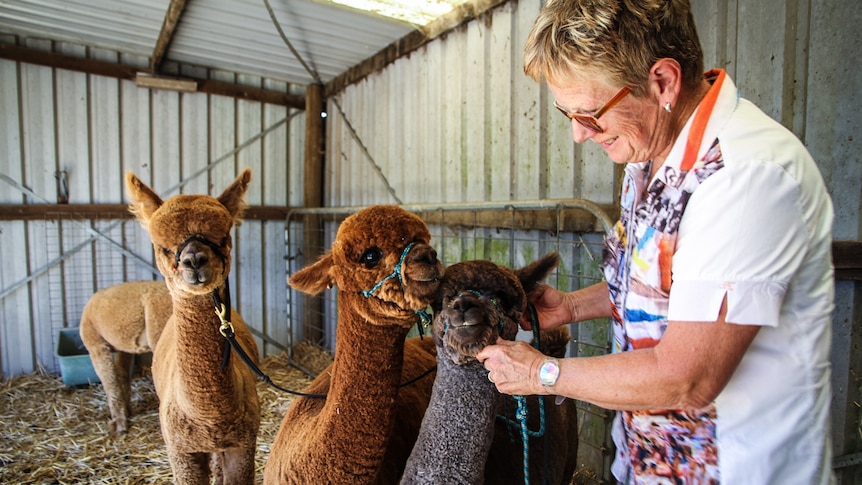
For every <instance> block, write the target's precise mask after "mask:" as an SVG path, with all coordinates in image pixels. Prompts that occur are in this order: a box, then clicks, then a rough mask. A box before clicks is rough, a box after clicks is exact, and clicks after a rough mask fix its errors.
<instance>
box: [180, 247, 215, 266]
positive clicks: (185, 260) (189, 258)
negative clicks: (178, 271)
mask: <svg viewBox="0 0 862 485" xmlns="http://www.w3.org/2000/svg"><path fill="white" fill-rule="evenodd" d="M209 260H210V258H209V256H207V254H206V252H205V251H204V250H203V247H202V246H201V245H199V244H197V243H190V244H189V245H187V246H186V247H185V248H184V249H183V252H182V253H181V254H180V264H181V265H182V266H183V268H188V269H198V268H201V267H203V266H205V265H206V264H207V263H208V262H209Z"/></svg>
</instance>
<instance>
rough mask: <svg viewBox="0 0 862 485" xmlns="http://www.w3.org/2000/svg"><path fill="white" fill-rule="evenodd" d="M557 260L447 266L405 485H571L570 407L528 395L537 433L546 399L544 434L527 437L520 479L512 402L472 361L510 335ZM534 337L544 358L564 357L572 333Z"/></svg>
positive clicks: (573, 440)
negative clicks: (426, 398) (434, 365)
mask: <svg viewBox="0 0 862 485" xmlns="http://www.w3.org/2000/svg"><path fill="white" fill-rule="evenodd" d="M559 262H560V258H559V255H557V254H556V253H551V254H548V255H546V256H544V257H542V258H540V259H539V260H537V261H535V262H533V263H531V264H529V265H527V266H526V267H524V268H521V269H518V270H514V271H513V270H511V269H509V268H506V267H504V266H499V265H497V264H495V263H493V262H491V261H483V260H477V261H464V262H461V263H456V264H453V265H452V266H449V267H447V268H446V273H445V274H444V275H443V279H442V282H441V283H440V300H439V303H435V308H434V310H435V317H434V325H433V328H432V335H433V336H434V341H435V343H436V345H437V357H438V359H437V361H438V369H437V378H436V380H435V382H434V392H433V394H432V396H431V402H430V403H429V405H428V410H427V411H426V412H425V416H424V418H423V421H422V428H421V430H420V432H419V437H418V439H417V441H416V445H415V446H414V447H413V452H412V454H411V455H410V459H409V460H408V462H407V468H406V470H405V472H404V477H403V479H402V482H401V483H402V485H419V484H422V485H436V484H443V483H446V484H449V483H459V484H481V483H488V484H491V483H493V484H517V485H521V484H524V483H528V482H527V480H526V479H527V478H529V483H547V484H555V485H568V484H569V482H570V481H571V479H572V475H573V474H574V472H575V466H576V461H577V453H578V433H577V431H578V430H577V410H576V408H575V403H574V402H573V401H565V402H564V403H563V404H562V405H560V406H557V405H555V404H554V399H551V398H544V397H537V396H526V397H524V398H525V401H524V402H525V403H526V404H527V410H528V418H529V419H528V420H527V421H528V429H529V430H530V431H537V430H539V429H541V427H542V426H540V421H541V420H540V419H539V417H540V416H542V413H541V411H540V408H539V404H538V403H539V401H538V399H540V398H541V399H543V400H544V401H545V402H544V434H543V435H542V436H539V437H531V438H529V439H528V443H527V446H526V449H527V451H528V454H527V456H528V457H529V470H528V472H527V473H528V475H527V476H525V471H524V449H525V444H524V441H523V437H522V435H521V429H520V426H519V425H520V423H519V421H518V420H517V419H516V418H515V413H514V411H515V409H516V407H517V404H516V402H515V401H514V400H513V398H512V397H511V396H503V395H501V394H500V393H499V392H498V391H497V388H496V387H495V386H494V384H493V383H492V382H490V381H489V380H488V371H487V370H485V368H484V366H483V365H482V364H481V363H480V362H478V361H477V360H476V354H477V353H478V352H479V351H480V350H482V349H483V348H485V347H486V346H487V345H490V344H493V343H495V342H496V341H497V338H498V337H501V338H504V339H507V340H513V339H514V338H515V336H516V335H517V333H518V325H519V323H518V322H519V321H520V319H521V314H522V313H523V312H524V311H526V310H527V309H526V305H527V297H526V294H527V293H528V292H530V291H532V290H533V289H534V288H535V287H536V286H537V284H538V283H539V282H540V281H541V280H542V279H544V278H545V277H546V276H547V275H548V274H549V273H550V272H551V271H553V269H554V268H555V267H556V266H557V265H558V264H559ZM540 341H541V342H540V348H541V350H542V351H543V352H544V353H545V354H546V355H552V356H555V357H563V356H564V355H565V352H566V346H567V344H568V341H569V331H568V328H566V327H558V328H556V329H554V330H552V331H547V332H542V334H541V338H540ZM502 416H506V418H507V419H506V420H503V419H501V417H502ZM546 447H547V451H548V453H547V454H545V451H546V450H545V448H546Z"/></svg>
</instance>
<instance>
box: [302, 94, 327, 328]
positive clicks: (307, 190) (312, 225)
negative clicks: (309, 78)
mask: <svg viewBox="0 0 862 485" xmlns="http://www.w3.org/2000/svg"><path fill="white" fill-rule="evenodd" d="M323 111H324V106H323V86H322V85H320V84H310V85H308V86H306V88H305V167H304V171H305V183H304V187H303V206H305V207H308V208H310V207H322V206H323V164H324V153H325V145H324V143H325V138H324V121H323V117H322V116H321V113H322V112H323ZM303 227H304V229H303V248H302V254H303V255H304V258H305V264H306V265H308V264H311V263H313V262H314V261H316V260H317V258H318V257H319V256H320V254H321V253H322V252H323V224H322V223H321V220H320V216H317V215H307V216H306V217H305V219H304V223H303ZM304 300H305V301H304V305H303V308H304V309H305V310H304V312H303V337H304V340H306V341H309V342H313V343H315V344H320V343H322V341H323V336H324V332H323V318H322V315H323V301H322V300H321V298H319V297H312V296H306V297H305V299H304Z"/></svg>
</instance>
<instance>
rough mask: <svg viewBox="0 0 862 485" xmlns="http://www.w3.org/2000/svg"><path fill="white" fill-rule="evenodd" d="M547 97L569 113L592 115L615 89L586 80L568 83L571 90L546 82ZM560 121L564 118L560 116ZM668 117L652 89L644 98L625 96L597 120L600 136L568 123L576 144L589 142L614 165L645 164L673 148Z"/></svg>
mask: <svg viewBox="0 0 862 485" xmlns="http://www.w3.org/2000/svg"><path fill="white" fill-rule="evenodd" d="M548 87H549V88H550V91H551V94H552V95H553V96H554V99H555V100H556V101H557V104H559V105H560V106H562V107H563V108H564V109H565V110H566V111H568V112H570V113H579V114H593V113H595V112H596V111H598V110H599V109H600V108H602V107H603V106H604V105H605V104H606V103H607V101H608V100H609V99H611V98H612V97H613V96H614V95H615V94H616V93H617V92H619V88H614V87H612V86H609V85H607V84H604V83H602V82H599V81H594V80H586V81H584V82H577V83H572V85H571V87H560V86H556V85H554V84H551V83H548ZM560 118H561V120H564V119H566V118H564V117H563V115H560ZM669 121H670V117H669V116H667V113H666V112H664V110H663V109H662V108H661V105H660V101H659V99H658V98H657V97H656V96H655V95H654V94H653V90H651V89H648V90H647V96H646V97H645V98H638V97H635V95H634V94H631V93H629V94H628V95H627V96H625V97H624V98H622V99H621V100H620V101H619V102H618V103H616V104H615V105H614V106H613V107H611V108H610V109H608V110H607V111H606V112H605V113H604V114H602V115H601V117H599V119H598V123H599V126H600V127H601V128H602V129H603V130H604V133H597V132H595V131H593V130H591V129H589V128H586V127H584V126H582V125H581V124H580V123H578V122H577V121H575V120H571V121H570V123H571V125H572V138H573V139H574V140H575V142H576V143H583V142H585V141H587V140H592V141H594V142H596V143H598V144H599V145H601V146H602V148H604V149H605V151H606V152H607V154H608V157H610V159H611V160H613V161H614V162H615V163H630V162H645V161H647V160H656V161H657V162H659V163H661V162H663V161H664V158H665V157H666V156H667V154H668V152H670V149H671V147H672V145H673V134H672V133H671V129H670V123H669Z"/></svg>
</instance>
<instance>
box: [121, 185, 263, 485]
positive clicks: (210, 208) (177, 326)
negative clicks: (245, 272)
mask: <svg viewBox="0 0 862 485" xmlns="http://www.w3.org/2000/svg"><path fill="white" fill-rule="evenodd" d="M249 180H251V170H249V169H246V170H244V171H243V172H242V173H241V174H240V175H239V177H237V178H236V180H234V181H233V183H231V184H230V186H228V187H227V188H226V189H225V190H224V192H223V193H222V194H221V195H220V196H218V198H214V197H210V196H208V195H177V196H174V197H171V198H169V199H167V200H165V201H162V200H161V199H160V198H159V196H157V195H156V193H155V192H153V190H152V189H150V188H149V187H147V186H146V185H145V184H144V183H143V182H141V181H140V180H139V179H138V178H137V177H135V175H134V174H132V173H128V174H127V175H126V186H127V188H128V190H129V192H130V194H131V199H132V201H133V202H132V205H131V206H130V208H131V211H132V213H134V214H135V216H136V217H137V218H138V220H140V221H141V224H142V225H143V226H144V227H145V228H146V229H147V230H148V231H149V233H150V239H152V241H153V248H154V249H155V255H156V262H157V264H158V267H159V271H161V273H162V275H164V277H165V281H166V283H167V287H168V289H169V290H170V294H171V299H172V301H173V314H172V315H171V316H170V318H169V319H168V323H167V325H166V326H165V329H164V331H163V332H162V335H161V337H160V338H159V344H158V345H157V346H156V349H155V352H154V354H153V381H154V383H155V386H156V393H157V394H158V396H159V421H160V423H161V430H162V437H163V438H164V440H165V445H166V446H167V450H168V459H169V460H170V463H171V468H172V470H173V474H174V481H175V482H176V483H180V484H209V483H210V472H212V475H213V476H214V477H215V483H217V484H248V483H252V482H253V481H254V473H255V471H254V452H255V447H256V440H257V431H258V427H259V426H260V403H259V402H258V397H257V388H256V378H255V375H254V374H253V373H252V371H251V370H249V368H248V367H247V366H246V365H245V364H244V363H243V362H242V360H241V359H239V358H238V356H237V355H234V354H232V355H231V357H230V358H229V360H228V362H227V366H226V367H224V368H223V366H222V364H223V356H224V355H225V354H224V350H225V346H226V345H228V343H227V341H226V339H225V338H224V337H223V336H222V335H221V333H220V332H219V328H220V323H221V321H220V319H219V317H218V316H217V315H216V312H215V306H214V304H213V300H214V298H213V295H214V294H217V295H218V297H220V299H221V301H225V302H226V301H228V298H229V295H228V291H227V288H226V284H227V278H228V272H229V270H230V263H231V255H230V251H231V246H232V242H231V234H230V231H231V228H233V226H234V224H235V223H237V222H238V221H239V220H240V214H241V211H242V208H243V207H244V202H243V196H244V195H245V192H246V190H247V189H248V183H249ZM214 292H216V293H214ZM229 321H230V322H232V325H233V329H234V332H235V334H236V340H237V341H238V342H239V344H240V345H241V346H242V348H243V349H245V352H246V353H247V354H248V355H249V356H250V357H251V358H252V359H253V360H254V361H255V362H256V361H257V359H258V350H257V344H255V341H254V339H253V338H252V336H251V333H250V332H249V330H248V327H246V325H245V323H244V322H243V320H242V317H240V315H239V313H237V312H235V311H232V312H231V314H230V315H229Z"/></svg>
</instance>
